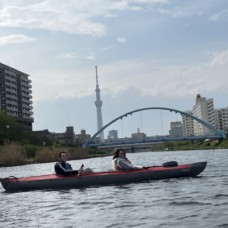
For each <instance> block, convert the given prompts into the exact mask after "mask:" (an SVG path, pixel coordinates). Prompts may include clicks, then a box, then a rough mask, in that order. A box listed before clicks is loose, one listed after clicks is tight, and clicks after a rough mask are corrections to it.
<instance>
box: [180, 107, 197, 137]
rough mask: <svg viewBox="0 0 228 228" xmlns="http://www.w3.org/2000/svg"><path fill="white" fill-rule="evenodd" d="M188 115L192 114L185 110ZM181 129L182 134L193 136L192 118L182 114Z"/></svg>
mask: <svg viewBox="0 0 228 228" xmlns="http://www.w3.org/2000/svg"><path fill="white" fill-rule="evenodd" d="M185 112H186V113H187V114H189V115H193V114H192V112H191V111H185ZM182 130H183V136H193V135H194V124H193V119H192V118H191V117H189V116H186V115H182Z"/></svg>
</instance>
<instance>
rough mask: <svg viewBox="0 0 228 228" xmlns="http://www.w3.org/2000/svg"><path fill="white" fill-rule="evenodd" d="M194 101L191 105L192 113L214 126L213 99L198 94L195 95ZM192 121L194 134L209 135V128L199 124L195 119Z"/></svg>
mask: <svg viewBox="0 0 228 228" xmlns="http://www.w3.org/2000/svg"><path fill="white" fill-rule="evenodd" d="M195 101H196V103H195V105H194V106H193V109H192V113H193V115H194V116H195V117H197V118H199V119H201V120H203V121H205V122H207V123H209V124H210V125H212V126H215V121H214V102H213V99H206V97H201V95H200V94H197V96H196V100H195ZM193 122H194V134H195V135H209V134H210V130H209V129H208V128H207V127H205V126H203V125H202V124H200V123H199V122H197V121H195V120H194V121H193Z"/></svg>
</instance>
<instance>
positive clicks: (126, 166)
mask: <svg viewBox="0 0 228 228" xmlns="http://www.w3.org/2000/svg"><path fill="white" fill-rule="evenodd" d="M116 165H117V167H118V170H133V169H137V168H136V167H134V166H133V165H132V164H131V163H129V162H127V161H126V160H125V159H121V158H119V159H117V160H116Z"/></svg>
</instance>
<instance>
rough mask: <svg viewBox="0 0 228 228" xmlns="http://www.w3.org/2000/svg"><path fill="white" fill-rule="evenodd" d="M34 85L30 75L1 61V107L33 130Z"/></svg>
mask: <svg viewBox="0 0 228 228" xmlns="http://www.w3.org/2000/svg"><path fill="white" fill-rule="evenodd" d="M31 88H32V85H31V80H30V79H29V75H28V74H25V73H23V72H21V71H19V70H16V69H14V68H12V67H10V66H7V65H4V64H2V63H0V109H1V110H2V111H3V112H5V113H6V114H7V115H9V116H12V117H13V118H14V119H15V120H16V121H17V122H18V123H19V124H21V125H23V126H24V127H25V128H27V129H29V130H32V123H33V122H34V119H33V106H32V89H31Z"/></svg>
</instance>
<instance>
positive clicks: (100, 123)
mask: <svg viewBox="0 0 228 228" xmlns="http://www.w3.org/2000/svg"><path fill="white" fill-rule="evenodd" d="M95 70H96V90H95V92H96V101H95V105H96V107H97V131H99V130H100V129H101V128H102V127H103V120H102V111H101V106H102V101H101V97H100V88H99V84H98V75H97V66H95ZM99 137H100V139H101V140H104V132H103V131H102V132H101V133H100V134H99Z"/></svg>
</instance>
